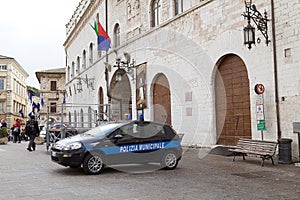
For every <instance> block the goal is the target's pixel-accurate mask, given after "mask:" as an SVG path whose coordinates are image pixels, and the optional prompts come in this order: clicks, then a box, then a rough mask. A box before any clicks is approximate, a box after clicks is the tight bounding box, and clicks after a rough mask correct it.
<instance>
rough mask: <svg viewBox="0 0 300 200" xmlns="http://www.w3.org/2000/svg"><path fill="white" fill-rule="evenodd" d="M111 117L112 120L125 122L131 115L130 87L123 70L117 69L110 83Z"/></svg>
mask: <svg viewBox="0 0 300 200" xmlns="http://www.w3.org/2000/svg"><path fill="white" fill-rule="evenodd" d="M110 94H111V115H112V116H111V117H112V119H113V120H125V119H128V118H129V115H130V114H132V100H131V87H130V82H129V79H128V76H127V74H126V72H125V71H124V70H123V69H118V70H117V71H116V72H115V73H114V75H113V77H112V80H111V83H110Z"/></svg>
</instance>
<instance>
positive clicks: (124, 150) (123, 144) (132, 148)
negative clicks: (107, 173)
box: [108, 123, 139, 164]
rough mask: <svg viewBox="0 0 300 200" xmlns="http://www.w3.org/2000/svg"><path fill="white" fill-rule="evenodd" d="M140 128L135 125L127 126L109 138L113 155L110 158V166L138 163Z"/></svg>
mask: <svg viewBox="0 0 300 200" xmlns="http://www.w3.org/2000/svg"><path fill="white" fill-rule="evenodd" d="M138 134H139V132H138V128H137V126H136V125H135V124H134V123H130V124H126V125H124V126H122V127H120V128H119V129H117V130H116V131H114V132H113V133H112V134H110V135H109V136H108V139H109V143H110V146H111V147H110V148H114V151H113V153H111V154H110V155H109V156H108V161H109V163H110V164H126V163H135V162H136V159H137V158H136V156H135V155H136V153H137V152H138V151H139V146H138V145H139V140H138Z"/></svg>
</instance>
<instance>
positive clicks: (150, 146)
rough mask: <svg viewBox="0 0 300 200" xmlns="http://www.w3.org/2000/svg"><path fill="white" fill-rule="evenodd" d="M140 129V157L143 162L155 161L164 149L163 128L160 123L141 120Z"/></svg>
mask: <svg viewBox="0 0 300 200" xmlns="http://www.w3.org/2000/svg"><path fill="white" fill-rule="evenodd" d="M139 130H140V138H139V144H140V150H141V151H140V153H141V154H140V159H142V160H144V161H145V162H151V161H157V160H159V159H160V158H161V156H162V155H163V151H164V142H163V141H164V135H165V132H164V128H163V125H162V124H159V123H154V122H143V123H140V124H139Z"/></svg>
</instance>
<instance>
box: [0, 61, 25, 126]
mask: <svg viewBox="0 0 300 200" xmlns="http://www.w3.org/2000/svg"><path fill="white" fill-rule="evenodd" d="M28 76H29V75H28V73H27V72H26V71H25V70H24V69H23V68H22V66H21V65H20V64H19V63H18V62H17V61H16V60H15V59H14V58H10V57H6V56H1V55H0V119H4V120H6V122H7V127H11V126H12V125H13V124H14V123H15V120H16V119H17V118H19V119H21V121H22V124H24V123H25V122H26V120H27V119H26V116H27V110H26V107H27V101H28V96H27V86H26V79H27V78H28ZM23 117H24V118H23Z"/></svg>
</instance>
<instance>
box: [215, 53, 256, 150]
mask: <svg viewBox="0 0 300 200" xmlns="http://www.w3.org/2000/svg"><path fill="white" fill-rule="evenodd" d="M217 69H218V70H217V72H216V75H215V95H216V96H215V108H216V127H217V128H216V130H217V137H218V138H217V144H223V145H236V143H237V140H238V139H239V138H241V137H243V138H251V112H250V87H249V78H248V72H247V68H246V65H245V63H244V62H243V60H242V59H241V58H240V57H239V56H237V55H235V54H228V55H225V56H223V57H222V58H221V59H220V60H219V62H218V64H217ZM223 86H224V87H223ZM224 101H225V102H224ZM222 122H224V123H222Z"/></svg>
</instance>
